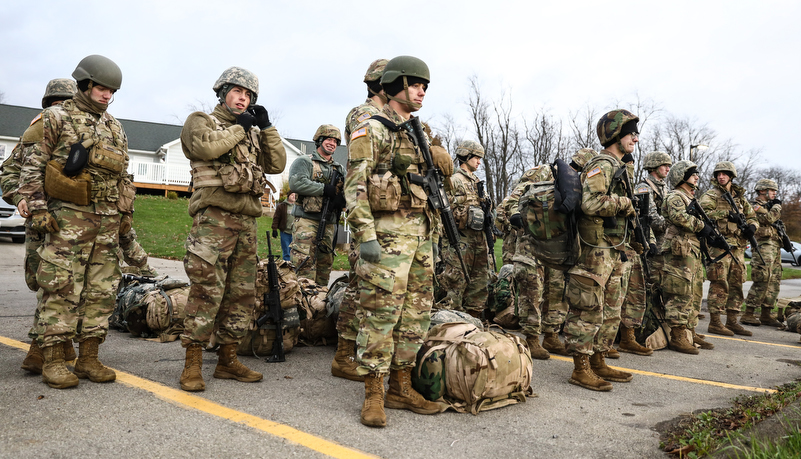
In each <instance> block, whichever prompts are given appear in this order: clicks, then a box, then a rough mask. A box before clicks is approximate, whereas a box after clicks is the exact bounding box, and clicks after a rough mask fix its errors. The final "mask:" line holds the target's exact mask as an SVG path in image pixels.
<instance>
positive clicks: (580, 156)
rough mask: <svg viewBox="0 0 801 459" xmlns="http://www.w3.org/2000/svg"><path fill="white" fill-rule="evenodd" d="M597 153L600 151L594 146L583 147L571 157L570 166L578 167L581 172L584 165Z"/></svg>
mask: <svg viewBox="0 0 801 459" xmlns="http://www.w3.org/2000/svg"><path fill="white" fill-rule="evenodd" d="M597 155H598V152H597V151H595V150H593V149H592V148H582V149H581V150H579V151H577V152H576V154H574V155H573V157H572V158H570V166H571V167H573V168H574V169H576V170H577V171H578V172H581V171H582V170H584V166H586V165H587V163H588V162H590V160H591V159H592V158H593V157H594V156H597Z"/></svg>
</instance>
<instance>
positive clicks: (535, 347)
mask: <svg viewBox="0 0 801 459" xmlns="http://www.w3.org/2000/svg"><path fill="white" fill-rule="evenodd" d="M526 344H527V345H528V350H529V352H531V358H532V359H537V360H548V359H550V358H551V354H549V353H548V351H546V350H545V349H543V348H542V347H541V346H540V337H539V336H537V335H526Z"/></svg>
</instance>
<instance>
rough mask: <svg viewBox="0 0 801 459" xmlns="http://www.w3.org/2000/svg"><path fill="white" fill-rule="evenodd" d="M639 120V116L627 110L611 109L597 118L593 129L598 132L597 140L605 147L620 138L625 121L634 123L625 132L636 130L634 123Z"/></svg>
mask: <svg viewBox="0 0 801 459" xmlns="http://www.w3.org/2000/svg"><path fill="white" fill-rule="evenodd" d="M639 121H640V118H639V117H638V116H637V115H635V114H633V113H631V112H630V111H628V110H623V109H617V110H612V111H611V112H609V113H606V114H605V115H604V116H602V117H601V119H599V120H598V125H597V126H596V127H595V131H596V133H597V134H598V140H599V141H600V142H601V145H603V146H604V148H606V147H608V146H609V145H612V144H613V143H615V142H616V141H617V140H618V139H619V138H620V134H621V131H623V126H625V125H626V124H627V123H629V122H632V123H634V126H632V127H633V128H634V130H630V131H629V132H627V133H626V134H628V133H631V132H636V130H637V124H636V123H638V122H639Z"/></svg>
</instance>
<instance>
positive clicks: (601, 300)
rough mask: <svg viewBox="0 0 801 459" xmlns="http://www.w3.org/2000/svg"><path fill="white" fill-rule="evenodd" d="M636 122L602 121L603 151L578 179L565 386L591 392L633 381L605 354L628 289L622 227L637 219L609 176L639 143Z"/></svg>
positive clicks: (626, 116)
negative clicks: (568, 369)
mask: <svg viewBox="0 0 801 459" xmlns="http://www.w3.org/2000/svg"><path fill="white" fill-rule="evenodd" d="M638 121H639V118H638V117H637V116H635V115H633V114H632V113H630V112H628V111H627V110H613V111H611V112H609V113H606V114H605V115H603V116H602V117H601V119H600V120H599V121H598V125H597V129H596V130H597V133H598V139H599V140H600V142H601V145H603V146H604V150H602V151H601V152H600V153H599V154H598V156H596V157H594V158H592V159H591V160H590V161H589V162H588V163H587V164H586V165H585V166H584V171H583V172H582V173H581V182H582V198H581V210H582V212H583V213H582V215H581V216H580V217H579V219H578V229H579V236H580V240H581V256H580V257H579V260H578V262H577V263H576V265H575V266H574V267H572V268H571V269H570V270H569V271H568V272H569V274H570V278H569V280H568V282H567V286H566V292H565V297H566V299H567V302H568V304H569V306H570V309H569V311H568V314H567V318H566V319H565V328H564V332H565V338H566V341H567V349H568V351H569V352H570V353H571V354H572V355H573V364H574V370H573V373H572V375H571V377H570V380H569V382H570V383H572V384H576V385H579V386H581V387H584V388H586V389H591V390H598V391H608V390H611V389H612V385H611V384H610V383H609V382H608V381H616V382H628V381H631V379H632V375H631V374H630V373H625V372H623V371H618V370H614V369H612V368H610V367H609V366H607V365H606V363H605V361H604V354H605V353H606V351H607V350H609V348H610V347H611V345H612V342H613V341H614V338H615V334H617V325H618V324H619V322H620V308H621V305H622V302H623V298H624V293H625V292H626V289H627V288H628V278H629V273H630V270H631V262H630V261H629V260H628V259H627V258H626V255H625V252H624V246H625V244H627V243H629V241H630V238H631V234H630V233H629V232H628V231H627V229H626V226H627V219H629V218H631V217H632V216H634V215H636V211H635V209H634V206H633V205H632V202H631V200H630V199H629V198H628V197H626V196H625V186H626V185H625V184H623V183H621V182H620V181H619V180H615V179H614V176H615V173H616V172H617V171H618V170H620V168H622V167H626V163H628V162H629V161H631V159H632V157H631V153H632V152H633V151H634V147H635V145H636V143H637V141H638V140H639V133H638V131H637V122H638ZM629 186H630V184H629ZM602 327H603V329H604V331H605V334H603V335H602V334H601V333H600V330H601V328H602Z"/></svg>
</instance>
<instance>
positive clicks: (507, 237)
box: [495, 183, 522, 265]
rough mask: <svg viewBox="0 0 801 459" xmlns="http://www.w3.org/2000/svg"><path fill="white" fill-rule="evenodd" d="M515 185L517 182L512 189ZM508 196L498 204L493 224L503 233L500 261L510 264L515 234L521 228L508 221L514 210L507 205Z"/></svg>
mask: <svg viewBox="0 0 801 459" xmlns="http://www.w3.org/2000/svg"><path fill="white" fill-rule="evenodd" d="M516 186H517V183H515V184H514V186H513V187H512V189H513V190H514V189H515V187H516ZM510 197H511V194H510V195H509V196H507V197H505V198H503V201H501V205H499V206H498V212H497V214H496V215H495V226H496V227H497V228H498V229H499V230H501V232H502V233H503V236H502V237H503V244H501V262H502V263H503V264H505V265H511V264H512V263H513V261H512V257H514V254H515V246H516V245H517V236H518V234H519V233H520V232H521V231H522V228H518V227H516V226H512V224H511V223H509V217H511V216H512V215H513V214H514V213H515V212H516V211H515V210H514V209H511V208H510V207H509V198H510Z"/></svg>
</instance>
